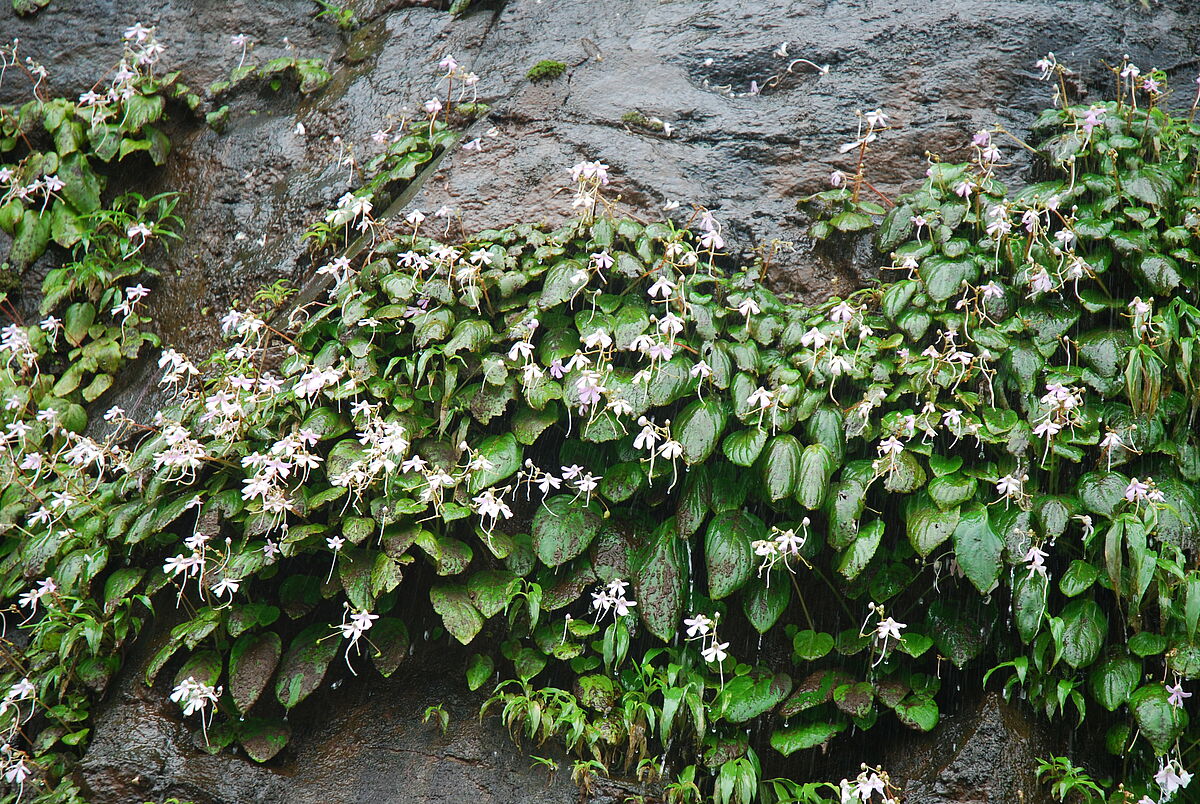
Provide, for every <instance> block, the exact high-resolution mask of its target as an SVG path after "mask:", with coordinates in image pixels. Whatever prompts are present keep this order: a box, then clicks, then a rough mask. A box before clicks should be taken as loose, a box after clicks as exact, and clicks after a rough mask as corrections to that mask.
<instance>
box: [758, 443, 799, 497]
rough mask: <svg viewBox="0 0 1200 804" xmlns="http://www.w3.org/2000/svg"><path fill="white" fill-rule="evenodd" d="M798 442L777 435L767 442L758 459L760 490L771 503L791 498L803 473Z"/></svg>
mask: <svg viewBox="0 0 1200 804" xmlns="http://www.w3.org/2000/svg"><path fill="white" fill-rule="evenodd" d="M801 454H802V451H801V447H800V442H799V441H798V440H797V439H796V437H795V436H791V435H787V434H784V435H777V436H775V437H774V438H772V439H771V440H770V441H769V442H767V448H766V449H765V450H764V451H763V454H762V456H761V457H760V458H759V464H760V466H761V472H762V490H763V491H764V492H765V496H766V498H767V499H768V500H770V501H771V502H776V501H778V500H782V499H784V498H786V497H791V496H792V495H793V494H794V493H795V492H796V488H797V485H798V484H799V483H800V479H801V477H802V475H801V472H803V466H802V462H801Z"/></svg>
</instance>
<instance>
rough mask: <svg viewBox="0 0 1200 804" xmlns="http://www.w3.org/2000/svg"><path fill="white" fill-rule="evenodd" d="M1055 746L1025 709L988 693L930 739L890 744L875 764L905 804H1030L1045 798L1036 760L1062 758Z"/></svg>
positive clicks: (927, 736) (946, 721)
mask: <svg viewBox="0 0 1200 804" xmlns="http://www.w3.org/2000/svg"><path fill="white" fill-rule="evenodd" d="M1060 743H1061V740H1060V739H1058V738H1057V736H1056V735H1054V734H1052V733H1051V732H1050V730H1048V729H1047V728H1046V726H1045V724H1044V723H1039V722H1037V721H1036V720H1035V716H1034V715H1033V714H1032V713H1031V712H1029V711H1028V707H1025V708H1022V707H1021V706H1020V705H1017V704H1012V703H1008V702H1006V701H1005V700H1004V699H1003V698H1002V697H1001V696H1000V695H999V694H998V693H995V692H990V693H987V694H986V695H984V696H983V697H982V698H981V699H980V700H979V701H978V702H977V704H976V705H975V706H973V707H971V708H969V709H967V710H966V711H963V712H960V713H958V714H957V715H955V716H953V717H950V718H945V719H943V720H942V722H941V723H940V724H939V726H938V728H937V729H936V730H935V731H934V732H933V733H931V734H924V735H910V736H908V737H907V738H906V739H903V740H897V741H895V742H894V743H891V744H889V745H888V746H887V748H886V749H885V752H884V756H883V757H881V758H880V761H881V762H882V763H883V765H884V767H886V768H887V769H888V771H889V772H890V773H891V774H892V775H893V776H895V777H897V778H899V779H903V780H905V784H904V792H905V795H906V796H907V798H906V799H905V804H951V802H953V803H954V804H994V802H1000V801H1006V802H1009V801H1011V802H1018V801H1026V802H1031V803H1032V802H1036V801H1042V800H1044V798H1045V796H1046V791H1045V787H1043V786H1041V785H1039V784H1038V781H1037V776H1036V769H1037V760H1038V759H1039V758H1045V757H1047V756H1050V755H1051V754H1055V753H1062V752H1063V746H1062V745H1061V744H1060Z"/></svg>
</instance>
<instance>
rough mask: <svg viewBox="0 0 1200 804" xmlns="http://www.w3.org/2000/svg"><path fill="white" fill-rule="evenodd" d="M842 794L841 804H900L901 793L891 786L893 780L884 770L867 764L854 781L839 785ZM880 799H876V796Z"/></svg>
mask: <svg viewBox="0 0 1200 804" xmlns="http://www.w3.org/2000/svg"><path fill="white" fill-rule="evenodd" d="M838 788H839V793H840V794H841V804H855V802H859V804H871V802H878V804H899V803H900V801H901V798H900V797H899V793H898V792H897V791H895V789H894V788H893V787H892V785H891V778H890V777H889V776H888V773H887V771H885V770H884V769H883V768H872V767H869V766H868V765H867V764H866V763H863V764H862V766H861V771H860V772H859V774H858V776H856V777H855V778H854V779H853V780H850V779H842V781H841V782H840V783H839V785H838ZM876 793H878V794H879V798H878V799H876V798H875V794H876Z"/></svg>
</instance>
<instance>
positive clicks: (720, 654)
mask: <svg viewBox="0 0 1200 804" xmlns="http://www.w3.org/2000/svg"><path fill="white" fill-rule="evenodd" d="M720 616H721V615H720V613H719V612H713V616H711V617H709V616H708V615H707V614H704V613H703V612H701V613H698V614H693V615H692V616H691V617H685V618H684V620H683V627H684V633H685V636H686V639H687V640H688V641H689V642H691V641H699V643H700V656H701V657H702V658H703V659H704V661H706V662H708V663H709V664H715V665H717V670H718V672H719V673H720V675H721V684H722V686H724V684H725V666H724V664H723V662H724V661H725V660H726V659H727V658H729V653H728V650H729V643H728V642H722V641H721V640H720V638H719V637H718V636H717V620H718V619H720Z"/></svg>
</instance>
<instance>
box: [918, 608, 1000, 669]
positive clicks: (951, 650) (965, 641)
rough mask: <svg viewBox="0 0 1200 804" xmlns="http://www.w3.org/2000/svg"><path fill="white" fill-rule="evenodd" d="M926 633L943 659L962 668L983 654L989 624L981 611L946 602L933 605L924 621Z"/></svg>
mask: <svg viewBox="0 0 1200 804" xmlns="http://www.w3.org/2000/svg"><path fill="white" fill-rule="evenodd" d="M926 620H927V623H928V629H929V632H930V634H931V635H932V636H933V640H934V642H936V643H937V646H938V650H939V651H941V653H942V655H943V656H945V657H946V658H948V659H949V660H950V661H951V662H953V663H954V666H955V667H960V668H961V667H963V666H965V665H966V663H967V662H969V661H971V660H972V659H974V658H975V657H976V656H978V655H979V654H980V652H981V651H982V650H983V645H984V640H985V639H986V637H987V632H988V625H989V624H990V620H985V619H984V611H983V610H980V609H977V608H975V607H972V608H971V609H964V608H963V607H961V606H958V605H953V604H950V603H949V602H947V601H945V600H937V601H934V602H933V603H932V604H931V605H930V606H929V610H928V613H927V617H926Z"/></svg>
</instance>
